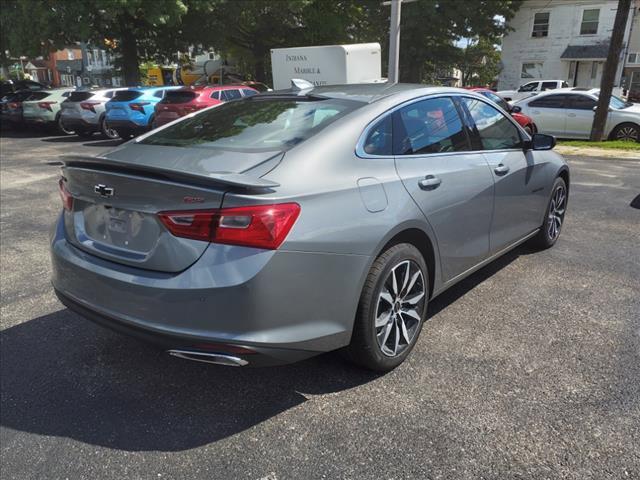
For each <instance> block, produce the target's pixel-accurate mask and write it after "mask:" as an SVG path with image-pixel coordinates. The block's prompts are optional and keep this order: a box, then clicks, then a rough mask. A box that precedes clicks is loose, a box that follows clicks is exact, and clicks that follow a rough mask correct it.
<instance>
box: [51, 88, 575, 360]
mask: <svg viewBox="0 0 640 480" xmlns="http://www.w3.org/2000/svg"><path fill="white" fill-rule="evenodd" d="M554 144H555V140H554V138H553V137H550V136H547V135H541V134H536V135H533V137H529V136H528V135H527V134H526V133H525V132H524V131H523V130H522V129H521V128H520V127H519V126H518V124H517V123H516V122H514V121H513V119H512V118H511V116H510V115H509V114H508V113H507V112H505V111H503V110H501V109H500V107H498V106H497V105H495V104H493V103H492V102H491V101H489V100H487V99H486V98H485V97H482V96H480V95H477V94H474V93H473V92H469V91H466V90H460V89H454V88H442V87H425V86H422V85H402V84H393V85H392V84H367V85H347V86H328V87H316V88H313V87H311V85H310V84H309V85H302V86H300V85H299V84H298V86H297V87H296V88H292V89H291V90H287V91H278V92H268V93H264V94H260V95H256V96H253V97H249V98H245V99H242V100H238V101H233V102H228V103H226V104H223V105H221V106H219V107H215V108H210V109H207V110H204V111H202V112H199V113H197V114H191V115H189V116H187V117H185V118H184V119H182V120H180V121H177V122H173V123H170V124H168V125H167V126H165V127H162V128H160V129H157V130H154V131H152V132H150V133H149V134H147V135H144V136H142V137H139V138H138V139H136V140H133V141H130V142H127V143H125V144H123V145H121V146H119V147H117V148H115V149H114V150H112V151H110V152H108V153H106V154H104V155H102V156H100V157H84V156H68V157H64V158H63V167H62V176H61V178H60V181H59V188H60V196H61V199H62V204H63V209H62V213H61V214H60V217H59V219H58V221H57V223H56V226H55V228H54V229H53V232H52V236H51V256H52V260H53V286H54V288H55V291H56V293H57V295H58V297H59V298H60V300H61V301H62V303H64V304H65V305H66V306H68V307H69V308H70V309H71V310H74V311H76V312H78V313H79V314H80V315H82V316H84V317H86V318H88V319H90V320H93V321H95V322H97V323H100V324H102V325H104V326H107V327H111V328H113V329H116V330H119V331H122V332H124V333H128V334H132V335H136V336H138V337H141V338H143V339H147V340H151V341H154V342H156V343H158V344H159V345H161V346H162V347H163V348H164V349H166V350H167V351H168V352H169V353H170V354H172V355H175V356H177V357H181V358H186V359H191V360H197V361H203V362H210V363H216V364H224V365H234V366H243V365H275V364H281V363H287V362H293V361H298V360H301V359H304V358H308V357H310V356H313V355H317V354H319V353H322V352H327V351H330V350H336V349H342V350H343V351H344V352H345V354H346V356H347V357H348V358H350V359H351V360H353V361H354V362H356V363H358V364H360V365H362V366H364V367H367V368H370V369H373V370H377V371H388V370H390V369H392V368H394V367H396V366H397V365H399V364H400V363H402V361H404V360H405V358H407V356H408V355H409V353H410V352H411V350H412V348H413V347H414V346H415V344H416V341H417V339H418V336H419V334H420V331H421V330H422V327H423V324H424V323H425V321H426V319H427V314H428V309H427V305H428V302H429V301H430V300H431V299H433V298H434V297H436V296H437V295H439V294H440V293H442V292H443V291H444V290H446V289H447V288H449V287H450V286H452V285H453V284H455V283H456V282H458V281H460V280H461V279H463V278H465V277H466V276H468V275H470V274H471V273H473V272H474V271H476V270H478V269H479V268H481V267H482V266H484V265H486V264H487V263H489V262H491V261H492V260H494V259H495V258H497V257H498V256H500V255H502V254H504V253H505V252H507V251H508V250H510V249H512V248H514V247H516V246H517V245H519V244H521V243H523V242H525V241H530V243H532V244H533V245H535V246H537V247H538V248H547V247H550V246H552V245H553V244H554V243H555V242H556V240H557V239H558V236H559V235H560V231H561V228H562V223H563V219H564V215H565V212H566V207H567V199H568V192H569V169H568V167H567V165H566V164H565V162H564V161H563V159H562V158H561V157H560V156H559V155H557V154H556V153H554V152H553V151H552V150H551V149H552V148H553V146H554Z"/></svg>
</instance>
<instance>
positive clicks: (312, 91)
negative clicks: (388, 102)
mask: <svg viewBox="0 0 640 480" xmlns="http://www.w3.org/2000/svg"><path fill="white" fill-rule="evenodd" d="M411 92H415V96H416V97H417V96H422V95H429V94H434V93H461V92H464V93H467V94H469V93H471V92H470V91H469V90H464V89H462V88H453V87H437V86H432V85H425V84H420V83H388V82H385V83H354V84H348V85H323V86H320V87H313V88H309V89H305V90H296V89H287V90H276V91H273V92H264V93H261V94H260V96H261V97H263V98H264V97H278V96H288V97H290V96H291V95H300V96H303V95H306V96H316V97H326V98H337V99H345V100H355V101H358V102H362V103H373V102H376V101H378V100H381V99H383V98H388V97H391V96H396V95H401V94H405V95H403V96H409V97H410V96H411V95H406V94H410V93H411Z"/></svg>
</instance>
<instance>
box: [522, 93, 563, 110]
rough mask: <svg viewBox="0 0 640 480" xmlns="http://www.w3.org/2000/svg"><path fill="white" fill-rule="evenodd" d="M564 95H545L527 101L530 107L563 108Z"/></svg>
mask: <svg viewBox="0 0 640 480" xmlns="http://www.w3.org/2000/svg"><path fill="white" fill-rule="evenodd" d="M566 97H567V96H566V95H545V96H544V97H540V98H536V99H535V100H533V101H531V102H529V106H530V107H537V108H565V107H564V105H565V98H566Z"/></svg>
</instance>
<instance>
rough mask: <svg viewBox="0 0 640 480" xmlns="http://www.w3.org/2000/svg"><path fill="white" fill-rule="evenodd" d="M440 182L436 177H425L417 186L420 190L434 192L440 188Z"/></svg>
mask: <svg viewBox="0 0 640 480" xmlns="http://www.w3.org/2000/svg"><path fill="white" fill-rule="evenodd" d="M441 183H442V180H440V179H439V178H438V177H434V176H433V175H427V176H426V177H424V179H423V180H420V181H419V182H418V186H419V187H420V188H421V189H422V190H434V189H436V188H438V187H439V186H440V184H441Z"/></svg>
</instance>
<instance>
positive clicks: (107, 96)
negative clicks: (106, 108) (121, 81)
mask: <svg viewBox="0 0 640 480" xmlns="http://www.w3.org/2000/svg"><path fill="white" fill-rule="evenodd" d="M103 97H105V98H112V97H113V90H109V91H108V92H104V95H103Z"/></svg>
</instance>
